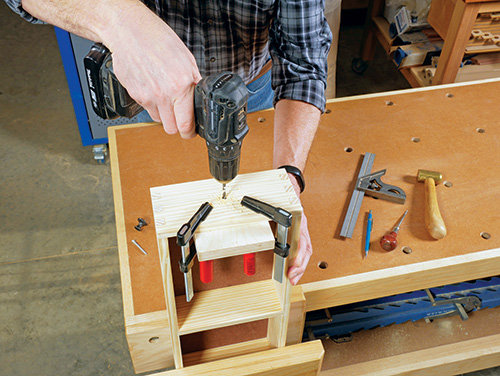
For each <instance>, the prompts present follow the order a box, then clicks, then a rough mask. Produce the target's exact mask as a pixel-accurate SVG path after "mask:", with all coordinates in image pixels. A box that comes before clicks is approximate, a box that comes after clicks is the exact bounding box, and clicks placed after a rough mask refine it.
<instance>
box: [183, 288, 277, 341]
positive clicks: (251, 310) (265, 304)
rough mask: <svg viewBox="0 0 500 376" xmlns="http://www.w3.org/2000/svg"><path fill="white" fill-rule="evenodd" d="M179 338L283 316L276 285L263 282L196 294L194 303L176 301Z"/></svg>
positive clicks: (184, 300)
mask: <svg viewBox="0 0 500 376" xmlns="http://www.w3.org/2000/svg"><path fill="white" fill-rule="evenodd" d="M175 301H176V305H177V322H178V323H179V335H185V334H189V333H195V332H201V331H205V330H211V329H215V328H221V327H225V326H232V325H237V324H241V323H244V322H249V321H255V320H261V319H269V318H271V317H276V316H280V315H283V314H284V311H283V308H282V306H281V303H280V300H279V299H278V294H277V292H276V287H275V284H274V282H273V281H272V280H264V281H259V282H254V283H248V284H244V285H237V286H230V287H225V288H221V289H217V290H208V291H202V292H199V293H196V294H195V295H194V297H193V300H192V301H191V302H186V299H185V296H184V295H181V296H177V297H176V298H175Z"/></svg>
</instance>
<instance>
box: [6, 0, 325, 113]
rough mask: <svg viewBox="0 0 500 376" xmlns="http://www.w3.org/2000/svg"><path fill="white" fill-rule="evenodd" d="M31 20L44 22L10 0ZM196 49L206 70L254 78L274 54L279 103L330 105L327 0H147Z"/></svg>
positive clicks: (206, 72) (201, 67)
mask: <svg viewBox="0 0 500 376" xmlns="http://www.w3.org/2000/svg"><path fill="white" fill-rule="evenodd" d="M5 1H6V2H7V4H8V5H9V6H10V7H11V8H12V9H13V10H14V11H16V12H17V13H19V14H20V15H21V16H22V17H23V18H25V19H27V20H28V21H30V22H33V23H37V22H39V21H38V20H37V19H36V18H34V17H32V16H31V15H30V14H28V13H27V12H26V11H24V10H23V9H22V7H21V0H5ZM143 2H144V3H145V4H146V5H147V6H148V7H149V8H150V9H151V10H152V11H153V12H155V13H156V14H157V15H158V16H159V17H161V18H162V19H163V20H165V22H167V24H168V25H169V26H170V27H171V28H172V29H173V30H174V31H175V32H176V33H177V35H178V36H179V37H180V39H181V40H182V41H183V42H184V43H185V44H186V46H187V47H188V49H189V50H190V51H191V52H192V53H193V55H194V57H195V58H196V62H197V64H198V68H199V70H200V73H201V75H202V76H207V75H210V74H212V73H217V72H221V71H232V72H235V73H238V74H239V75H240V76H241V78H242V79H243V80H244V81H245V82H246V83H248V82H250V81H252V80H253V79H254V78H255V77H256V76H257V75H258V74H259V72H260V70H261V69H262V67H263V66H264V65H265V63H266V62H267V61H268V60H269V58H270V57H271V58H272V60H273V67H272V86H273V89H274V91H275V99H274V103H275V104H276V102H277V101H279V100H280V99H294V100H299V101H304V102H307V103H310V104H312V105H314V106H316V107H318V108H319V109H320V110H321V111H324V109H325V94H324V90H325V86H326V77H327V61H326V59H327V55H328V51H329V48H330V43H331V38H332V36H331V31H330V28H329V26H328V24H327V21H326V19H325V17H324V0H252V1H250V0H220V1H213V0H212V1H210V0H190V1H186V0H184V1H174V0H143Z"/></svg>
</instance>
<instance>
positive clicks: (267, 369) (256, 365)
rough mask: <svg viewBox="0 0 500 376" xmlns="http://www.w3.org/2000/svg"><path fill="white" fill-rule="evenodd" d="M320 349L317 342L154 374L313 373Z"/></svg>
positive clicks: (296, 375) (253, 375) (305, 375)
mask: <svg viewBox="0 0 500 376" xmlns="http://www.w3.org/2000/svg"><path fill="white" fill-rule="evenodd" d="M323 356H324V351H323V346H322V345H321V341H313V342H306V343H301V344H298V345H293V346H287V347H283V348H280V349H273V350H268V351H263V352H260V353H255V354H250V355H243V356H238V357H235V358H230V359H227V360H220V361H215V362H211V363H206V364H200V365H196V366H192V367H189V368H185V369H178V370H174V371H167V372H159V373H157V374H156V376H188V375H189V376H234V375H238V376H314V375H317V374H318V373H319V370H320V368H321V364H322V361H323Z"/></svg>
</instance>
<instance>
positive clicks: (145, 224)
mask: <svg viewBox="0 0 500 376" xmlns="http://www.w3.org/2000/svg"><path fill="white" fill-rule="evenodd" d="M137 220H138V221H139V224H138V225H137V226H134V228H135V229H136V230H137V231H142V226H147V225H148V223H147V222H146V221H145V220H144V219H142V218H137Z"/></svg>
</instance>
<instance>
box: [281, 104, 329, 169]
mask: <svg viewBox="0 0 500 376" xmlns="http://www.w3.org/2000/svg"><path fill="white" fill-rule="evenodd" d="M320 116H321V112H320V110H319V109H318V108H316V107H315V106H313V105H311V104H308V103H305V102H301V101H294V100H287V99H282V100H280V101H279V102H278V103H277V104H276V112H275V118H274V156H273V165H274V168H277V167H279V166H282V165H292V166H295V167H298V168H299V169H300V170H302V171H303V170H304V167H305V165H306V160H307V155H308V154H309V150H310V148H311V144H312V141H313V139H314V136H315V134H316V130H317V129H318V124H319V118H320Z"/></svg>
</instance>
